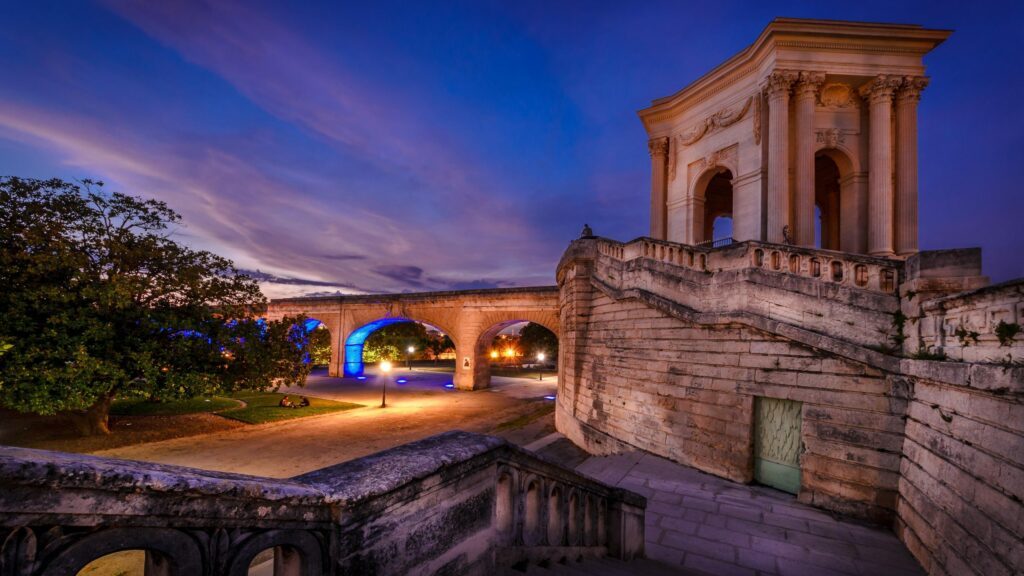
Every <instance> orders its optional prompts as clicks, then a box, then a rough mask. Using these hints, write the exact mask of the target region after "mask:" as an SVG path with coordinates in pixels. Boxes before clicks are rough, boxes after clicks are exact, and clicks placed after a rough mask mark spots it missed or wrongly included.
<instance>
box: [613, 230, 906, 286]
mask: <svg viewBox="0 0 1024 576" xmlns="http://www.w3.org/2000/svg"><path fill="white" fill-rule="evenodd" d="M597 243H598V244H597V249H598V252H599V253H600V254H603V255H605V256H609V257H611V258H615V259H617V260H622V261H628V260H633V259H635V258H649V259H652V260H657V261H660V262H665V263H669V264H674V265H677V266H682V267H684V268H688V269H692V270H699V271H723V270H738V269H744V268H747V269H759V270H765V271H768V272H773V273H779V274H790V275H793V276H799V277H803V278H809V279H813V280H817V281H821V282H827V283H830V284H838V285H841V286H847V287H850V288H857V289H862V290H872V291H876V292H884V293H887V294H893V293H895V292H896V290H897V286H898V285H899V282H900V272H901V271H902V262H901V261H898V260H890V259H886V258H876V257H872V256H862V255H858V254H848V253H845V252H836V251H833V250H818V249H814V248H801V247H797V246H790V245H785V244H770V243H767V242H758V241H753V240H746V241H743V242H734V241H733V240H732V239H731V238H727V239H722V240H721V241H719V240H716V241H715V242H707V243H701V244H697V245H689V244H680V243H676V242H667V241H664V240H655V239H653V238H638V239H636V240H633V241H631V242H627V243H621V242H616V241H614V240H609V239H607V238H599V239H598V240H597Z"/></svg>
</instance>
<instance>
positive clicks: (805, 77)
mask: <svg viewBox="0 0 1024 576" xmlns="http://www.w3.org/2000/svg"><path fill="white" fill-rule="evenodd" d="M824 83H825V73H824V72H806V71H805V72H801V73H800V77H799V78H798V79H797V81H796V89H795V92H796V97H797V98H817V96H818V89H820V88H821V85H822V84H824Z"/></svg>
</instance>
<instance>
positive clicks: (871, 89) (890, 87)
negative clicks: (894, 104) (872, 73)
mask: <svg viewBox="0 0 1024 576" xmlns="http://www.w3.org/2000/svg"><path fill="white" fill-rule="evenodd" d="M902 82H903V79H902V78H900V77H898V76H888V75H885V74H881V75H879V76H876V77H875V78H873V79H872V80H870V81H869V82H868V83H867V84H864V85H863V86H861V87H860V96H861V98H863V99H865V100H867V101H869V102H871V103H876V102H891V101H892V97H893V94H894V93H895V92H896V89H897V88H899V87H900V84H901V83H902Z"/></svg>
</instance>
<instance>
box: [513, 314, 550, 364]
mask: <svg viewBox="0 0 1024 576" xmlns="http://www.w3.org/2000/svg"><path fill="white" fill-rule="evenodd" d="M519 347H520V349H521V350H522V351H523V355H524V358H527V359H528V360H529V361H533V359H534V358H536V357H537V354H538V353H539V352H543V353H544V355H545V356H546V358H547V361H554V360H555V359H556V358H558V336H555V333H554V332H552V331H551V330H548V329H547V328H545V327H543V326H541V325H540V324H534V323H533V322H530V323H529V324H527V325H526V326H523V329H522V330H521V331H520V332H519Z"/></svg>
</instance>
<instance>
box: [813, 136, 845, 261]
mask: <svg viewBox="0 0 1024 576" xmlns="http://www.w3.org/2000/svg"><path fill="white" fill-rule="evenodd" d="M839 178H840V175H839V165H838V164H836V161H835V160H833V159H832V158H831V157H829V156H828V155H826V154H818V155H817V156H815V157H814V216H815V218H814V245H815V247H817V248H821V249H824V250H839V245H840V240H839V238H840V236H839V234H840V226H841V225H842V208H841V204H840V188H839Z"/></svg>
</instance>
